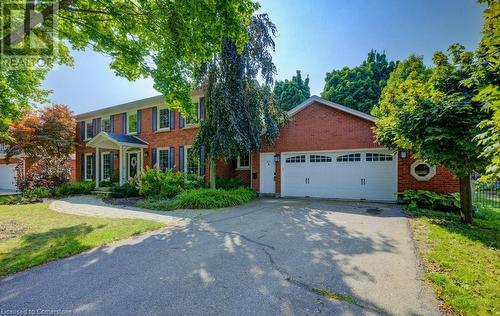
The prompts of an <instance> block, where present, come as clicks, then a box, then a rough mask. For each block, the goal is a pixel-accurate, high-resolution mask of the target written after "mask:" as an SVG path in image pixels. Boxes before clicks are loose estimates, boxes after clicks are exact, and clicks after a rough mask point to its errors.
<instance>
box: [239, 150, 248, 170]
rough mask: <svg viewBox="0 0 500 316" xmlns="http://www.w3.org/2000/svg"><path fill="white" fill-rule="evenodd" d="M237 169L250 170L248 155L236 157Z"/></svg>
mask: <svg viewBox="0 0 500 316" xmlns="http://www.w3.org/2000/svg"><path fill="white" fill-rule="evenodd" d="M237 168H238V169H249V168H250V153H246V154H243V155H239V156H238V158H237Z"/></svg>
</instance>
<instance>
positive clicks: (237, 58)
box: [194, 14, 284, 188]
mask: <svg viewBox="0 0 500 316" xmlns="http://www.w3.org/2000/svg"><path fill="white" fill-rule="evenodd" d="M275 33H276V27H275V25H274V24H273V23H272V22H271V21H270V20H269V17H268V16H267V15H266V14H260V15H256V16H254V17H253V18H252V20H251V22H250V25H249V26H248V42H247V44H246V45H245V46H244V48H243V50H242V51H240V50H239V49H238V46H237V43H235V42H234V40H232V39H231V38H224V39H223V41H222V50H221V52H220V53H219V54H214V56H213V59H212V60H211V61H210V62H209V63H207V64H206V65H203V67H201V68H200V71H199V77H198V78H199V82H200V83H204V84H205V85H206V90H207V92H206V98H205V106H206V119H205V120H204V121H202V122H201V127H200V132H199V133H198V135H197V136H196V139H195V142H194V148H195V150H196V151H197V152H200V151H201V150H204V151H205V153H206V155H207V157H208V160H209V165H210V185H211V187H212V188H215V162H216V161H217V160H219V159H229V158H233V157H236V156H238V155H240V154H242V153H248V152H250V151H254V150H258V149H260V147H261V145H262V144H261V142H262V136H263V135H265V137H266V138H267V140H268V141H269V142H271V141H272V140H273V139H274V138H275V137H276V136H277V135H278V127H279V122H280V120H281V119H283V118H284V116H283V115H282V111H281V110H279V109H278V108H276V107H275V106H274V102H273V97H272V93H271V89H270V86H271V84H272V83H273V76H274V74H275V72H276V68H275V66H274V63H273V61H272V56H271V51H274V39H273V37H274V35H275ZM259 74H260V75H261V78H262V83H261V84H259V82H258V81H257V77H258V75H259Z"/></svg>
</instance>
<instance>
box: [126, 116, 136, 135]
mask: <svg viewBox="0 0 500 316" xmlns="http://www.w3.org/2000/svg"><path fill="white" fill-rule="evenodd" d="M127 133H128V134H135V133H137V111H134V112H129V113H127Z"/></svg>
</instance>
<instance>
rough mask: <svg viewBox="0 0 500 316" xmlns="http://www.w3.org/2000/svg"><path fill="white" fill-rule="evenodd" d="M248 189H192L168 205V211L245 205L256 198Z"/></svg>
mask: <svg viewBox="0 0 500 316" xmlns="http://www.w3.org/2000/svg"><path fill="white" fill-rule="evenodd" d="M256 196H257V195H256V193H255V192H254V191H253V190H250V189H248V188H237V189H234V190H222V189H216V190H213V189H194V190H189V191H185V192H182V193H181V194H179V195H178V196H176V197H175V198H173V199H172V200H171V202H170V203H169V208H170V209H211V208H222V207H229V206H235V205H239V204H243V203H247V202H249V201H251V200H253V199H254V198H255V197H256Z"/></svg>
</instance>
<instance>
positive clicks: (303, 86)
mask: <svg viewBox="0 0 500 316" xmlns="http://www.w3.org/2000/svg"><path fill="white" fill-rule="evenodd" d="M273 96H274V99H275V103H276V106H277V107H279V108H280V109H282V110H285V111H288V110H290V109H293V108H294V107H296V106H297V105H299V104H300V103H302V101H304V100H306V99H307V98H309V97H310V96H311V91H310V89H309V76H307V78H306V80H302V75H301V74H300V70H297V75H296V76H293V77H292V80H288V79H286V80H285V81H276V83H275V85H274V90H273Z"/></svg>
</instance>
